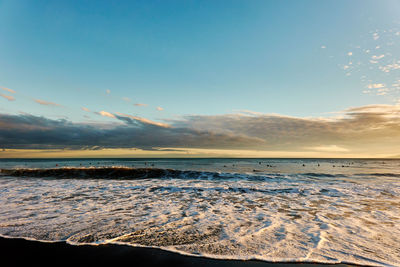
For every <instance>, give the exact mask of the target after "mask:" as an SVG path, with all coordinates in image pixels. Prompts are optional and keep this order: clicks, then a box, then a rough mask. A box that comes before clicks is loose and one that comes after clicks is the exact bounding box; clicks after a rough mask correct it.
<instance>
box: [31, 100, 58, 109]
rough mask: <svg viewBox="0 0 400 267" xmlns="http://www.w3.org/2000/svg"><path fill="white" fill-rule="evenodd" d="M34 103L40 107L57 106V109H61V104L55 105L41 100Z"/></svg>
mask: <svg viewBox="0 0 400 267" xmlns="http://www.w3.org/2000/svg"><path fill="white" fill-rule="evenodd" d="M34 101H35V102H36V103H38V104H40V105H44V106H56V107H61V105H60V104H57V103H54V102H49V101H45V100H41V99H34Z"/></svg>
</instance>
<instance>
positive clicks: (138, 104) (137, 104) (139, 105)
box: [133, 103, 147, 107]
mask: <svg viewBox="0 0 400 267" xmlns="http://www.w3.org/2000/svg"><path fill="white" fill-rule="evenodd" d="M133 105H134V106H137V107H147V104H142V103H135V104H133Z"/></svg>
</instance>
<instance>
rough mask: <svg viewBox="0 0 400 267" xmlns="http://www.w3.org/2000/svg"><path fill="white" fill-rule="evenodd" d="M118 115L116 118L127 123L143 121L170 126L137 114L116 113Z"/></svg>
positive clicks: (159, 125)
mask: <svg viewBox="0 0 400 267" xmlns="http://www.w3.org/2000/svg"><path fill="white" fill-rule="evenodd" d="M116 114H117V115H118V119H120V120H123V121H125V122H128V123H132V122H140V123H144V124H148V125H155V126H158V127H163V128H170V127H171V126H170V125H168V124H166V123H161V122H155V121H152V120H149V119H146V118H142V117H137V116H132V115H129V114H124V113H119V112H117V113H116Z"/></svg>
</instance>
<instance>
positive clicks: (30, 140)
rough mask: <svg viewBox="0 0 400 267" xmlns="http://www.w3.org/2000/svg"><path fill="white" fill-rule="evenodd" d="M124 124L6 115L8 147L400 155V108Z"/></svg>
mask: <svg viewBox="0 0 400 267" xmlns="http://www.w3.org/2000/svg"><path fill="white" fill-rule="evenodd" d="M97 114H99V115H102V116H107V117H109V116H108V115H112V116H113V118H115V119H117V120H118V121H119V123H115V122H114V123H101V124H100V123H98V124H93V123H72V122H70V121H68V120H65V119H61V120H51V119H47V118H44V117H37V116H32V115H29V114H22V115H6V114H3V115H0V144H1V147H0V148H5V149H8V148H25V149H26V148H36V149H45V148H47V149H50V148H67V149H82V148H87V149H91V148H92V147H95V146H96V147H102V148H141V149H152V148H154V147H157V148H193V149H194V148H198V149H239V150H240V149H242V150H257V151H297V152H301V151H305V152H306V151H310V150H311V151H316V152H321V153H322V152H324V153H325V152H327V153H328V152H329V153H331V152H332V153H344V154H346V153H361V154H362V153H368V154H371V151H373V152H374V153H386V154H390V153H391V154H396V153H397V154H398V151H400V135H399V132H400V105H369V106H362V107H352V108H349V109H346V110H344V111H342V113H341V115H340V116H338V117H334V118H298V117H290V116H282V115H276V114H275V115H271V114H250V115H247V114H225V115H215V116H205V115H190V116H184V117H182V118H180V119H174V120H168V123H164V122H156V121H152V120H149V119H146V118H142V117H137V116H132V115H128V114H123V113H115V114H111V113H108V112H105V111H104V112H98V113H97Z"/></svg>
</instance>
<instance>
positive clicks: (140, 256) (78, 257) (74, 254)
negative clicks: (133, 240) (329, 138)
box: [0, 238, 349, 267]
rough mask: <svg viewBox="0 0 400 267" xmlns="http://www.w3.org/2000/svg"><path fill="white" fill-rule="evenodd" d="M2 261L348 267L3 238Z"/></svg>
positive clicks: (74, 263)
mask: <svg viewBox="0 0 400 267" xmlns="http://www.w3.org/2000/svg"><path fill="white" fill-rule="evenodd" d="M0 249H1V255H2V260H3V261H6V262H12V263H13V265H20V264H30V265H32V264H40V265H41V266H56V265H59V264H63V265H65V264H72V265H76V264H78V265H81V264H89V265H90V266H94V265H97V264H104V263H107V264H108V263H113V264H124V266H125V265H129V266H235V267H239V266H243V267H245V266H246V267H250V266H257V267H262V266H281V267H284V266H299V265H300V266H314V267H315V266H349V265H345V264H335V265H331V264H313V263H271V262H263V261H256V260H249V261H241V260H219V259H209V258H203V257H193V256H185V255H180V254H177V253H173V252H168V251H164V250H161V249H155V248H138V247H131V246H125V245H112V244H107V245H98V246H92V245H80V246H73V245H69V244H67V243H65V242H56V243H44V242H38V241H28V240H24V239H20V238H15V239H14V238H13V239H9V238H0Z"/></svg>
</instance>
